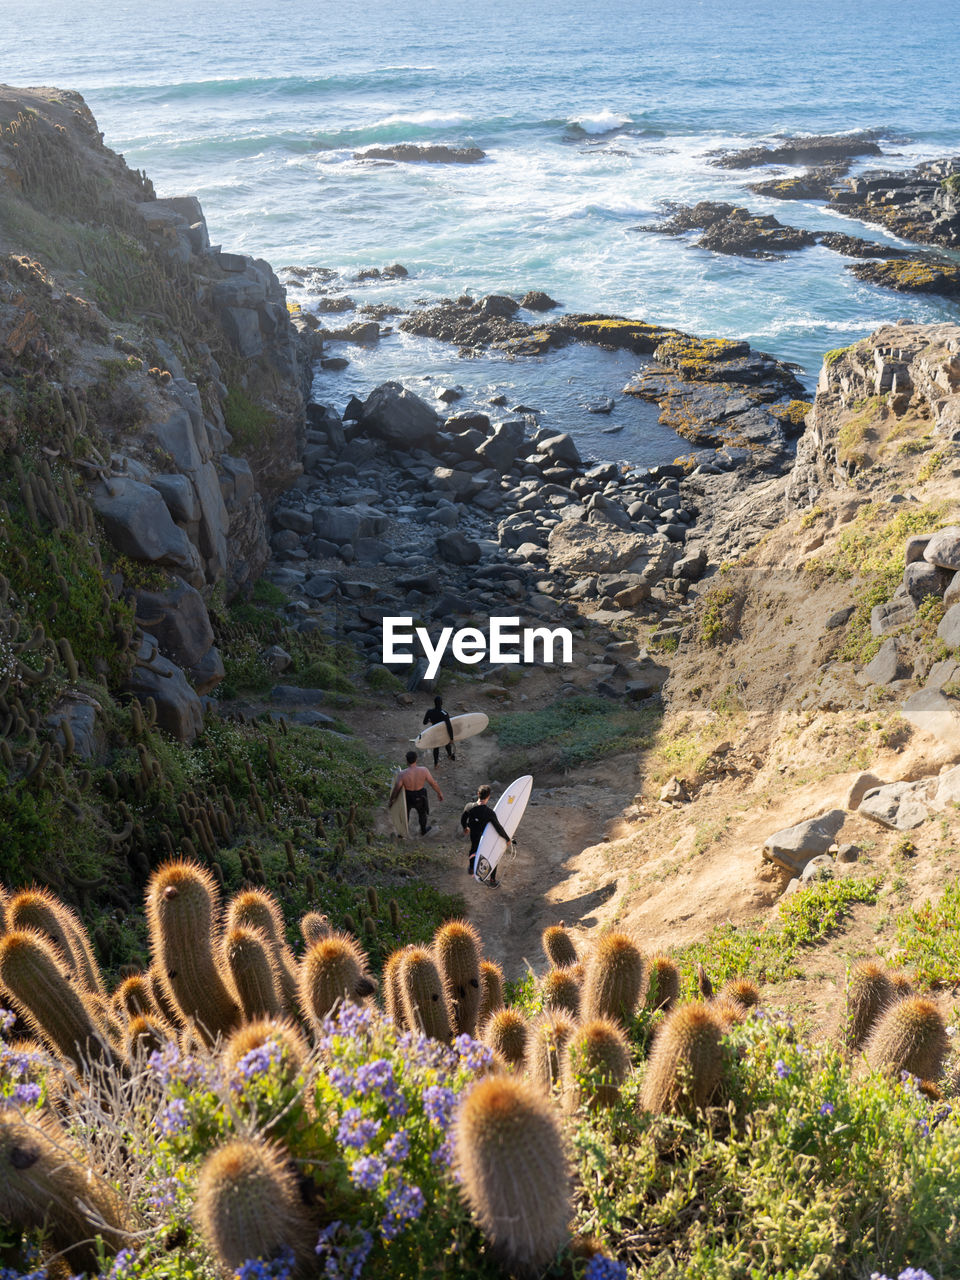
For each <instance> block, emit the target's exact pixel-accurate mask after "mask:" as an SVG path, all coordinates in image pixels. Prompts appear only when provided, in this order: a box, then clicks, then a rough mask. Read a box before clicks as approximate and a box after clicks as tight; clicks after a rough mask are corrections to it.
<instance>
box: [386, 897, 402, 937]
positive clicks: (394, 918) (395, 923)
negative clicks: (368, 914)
mask: <svg viewBox="0 0 960 1280" xmlns="http://www.w3.org/2000/svg"><path fill="white" fill-rule="evenodd" d="M387 910H388V911H389V912H390V927H391V929H394V930H397V929H399V928H400V903H399V902H398V901H397V900H396V898H391V899H390V901H389V902H388V903H387Z"/></svg>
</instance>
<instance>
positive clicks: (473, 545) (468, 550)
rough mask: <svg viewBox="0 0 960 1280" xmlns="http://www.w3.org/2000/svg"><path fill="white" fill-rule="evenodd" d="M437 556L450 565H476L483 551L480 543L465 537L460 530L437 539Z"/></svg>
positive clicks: (444, 534)
mask: <svg viewBox="0 0 960 1280" xmlns="http://www.w3.org/2000/svg"><path fill="white" fill-rule="evenodd" d="M437 554H438V555H439V556H440V558H441V560H446V561H447V563H448V564H476V563H477V562H478V561H479V560H480V558H481V556H482V551H481V548H480V543H479V542H474V541H473V540H472V539H471V538H467V537H465V536H464V534H462V533H460V531H459V530H458V529H451V530H450V532H449V533H443V534H441V535H440V537H439V538H437Z"/></svg>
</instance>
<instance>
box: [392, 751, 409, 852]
mask: <svg viewBox="0 0 960 1280" xmlns="http://www.w3.org/2000/svg"><path fill="white" fill-rule="evenodd" d="M399 776H400V770H399V769H395V770H394V773H393V782H392V783H391V784H390V790H391V791H392V790H393V788H394V787H395V786H396V785H397V778H399ZM387 812H388V813H389V815H390V825H391V826H392V827H393V830H394V833H395V834H396V835H398V836H400V837H401V839H404V840H405V839H406V838H407V836H408V835H409V834H410V823H409V820H408V815H407V793H406V791H404V789H403V787H401V788H400V794H399V795H398V796H397V798H396V800H394V802H393V804H392V805H391V806H390V808H389V809H388V810H387Z"/></svg>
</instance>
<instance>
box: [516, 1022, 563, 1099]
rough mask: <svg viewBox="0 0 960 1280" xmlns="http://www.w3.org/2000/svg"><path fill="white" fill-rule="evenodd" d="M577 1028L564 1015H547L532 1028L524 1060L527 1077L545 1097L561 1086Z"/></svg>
mask: <svg viewBox="0 0 960 1280" xmlns="http://www.w3.org/2000/svg"><path fill="white" fill-rule="evenodd" d="M573 1029H574V1024H573V1022H572V1021H571V1019H570V1018H568V1017H567V1016H566V1014H564V1013H559V1012H557V1013H543V1014H541V1015H540V1017H539V1018H537V1020H536V1022H534V1024H533V1025H532V1027H531V1028H530V1033H529V1035H528V1036H527V1053H526V1057H525V1059H524V1065H525V1067H526V1071H527V1075H528V1076H529V1077H530V1079H531V1080H532V1081H533V1082H534V1084H536V1085H537V1086H538V1087H539V1088H540V1089H541V1090H542V1092H543V1093H549V1092H550V1090H551V1089H552V1088H553V1086H554V1085H555V1084H559V1083H560V1076H561V1072H562V1069H563V1058H564V1054H565V1052H566V1047H567V1041H568V1040H569V1039H570V1037H571V1036H572V1035H573Z"/></svg>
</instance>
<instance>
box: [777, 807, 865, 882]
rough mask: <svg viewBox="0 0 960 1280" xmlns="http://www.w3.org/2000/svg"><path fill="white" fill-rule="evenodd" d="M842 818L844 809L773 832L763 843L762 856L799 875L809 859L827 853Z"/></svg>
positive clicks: (843, 817) (841, 823)
mask: <svg viewBox="0 0 960 1280" xmlns="http://www.w3.org/2000/svg"><path fill="white" fill-rule="evenodd" d="M846 816H847V814H846V810H845V809H831V810H829V811H828V812H827V813H824V814H821V815H820V816H819V817H817V818H809V819H807V821H806V822H799V823H797V824H796V826H793V827H785V828H784V829H783V830H782V831H776V832H774V834H773V835H772V836H768V837H767V839H766V840H765V841H764V843H763V856H764V857H765V858H766V859H767V860H768V861H770V862H776V863H777V864H778V865H779V866H781V867H785V868H786V869H787V870H788V871H792V872H793V873H794V875H800V873H801V872H802V871H803V868H804V867H805V866H806V865H807V863H808V862H809V861H810V859H811V858H814V857H816V856H817V855H818V854H821V853H826V852H827V851H828V850H829V848H830V846H831V845H832V844H833V843H834V841H835V840H836V838H837V833H838V832H839V830H840V828H841V827H842V826H843V824H844V821H845V820H846Z"/></svg>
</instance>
